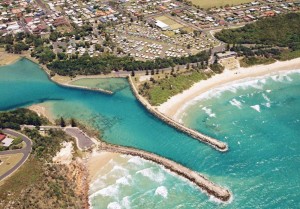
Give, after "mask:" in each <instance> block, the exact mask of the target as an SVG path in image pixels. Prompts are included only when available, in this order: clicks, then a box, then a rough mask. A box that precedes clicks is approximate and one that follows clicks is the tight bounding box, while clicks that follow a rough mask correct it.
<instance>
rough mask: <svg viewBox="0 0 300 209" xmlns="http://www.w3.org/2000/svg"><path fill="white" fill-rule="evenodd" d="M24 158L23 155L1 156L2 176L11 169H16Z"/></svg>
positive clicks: (0, 170) (0, 171)
mask: <svg viewBox="0 0 300 209" xmlns="http://www.w3.org/2000/svg"><path fill="white" fill-rule="evenodd" d="M22 157H23V154H22V153H18V154H12V155H4V156H0V160H1V161H2V163H1V165H0V175H3V174H4V173H6V172H7V171H9V169H11V168H12V167H14V166H15V165H16V164H17V163H18V162H19V161H20V160H21V159H22Z"/></svg>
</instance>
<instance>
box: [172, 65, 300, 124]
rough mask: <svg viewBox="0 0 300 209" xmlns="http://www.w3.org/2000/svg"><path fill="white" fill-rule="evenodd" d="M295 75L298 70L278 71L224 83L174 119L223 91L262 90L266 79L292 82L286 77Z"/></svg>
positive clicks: (181, 111)
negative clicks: (279, 78)
mask: <svg viewBox="0 0 300 209" xmlns="http://www.w3.org/2000/svg"><path fill="white" fill-rule="evenodd" d="M296 73H297V74H300V69H298V70H291V71H280V72H276V73H270V74H267V75H264V76H260V77H255V78H253V77H251V78H246V79H241V80H237V81H234V82H230V83H226V84H224V85H221V86H219V87H216V88H214V89H211V90H209V91H207V92H205V93H203V94H201V95H199V96H197V97H195V98H194V99H193V100H191V101H189V102H187V103H185V105H183V106H182V108H180V109H179V110H178V111H177V112H176V114H175V115H174V119H175V120H177V121H179V120H180V119H182V117H183V114H184V113H185V111H186V110H187V109H188V108H189V107H191V106H192V105H194V104H196V103H198V102H199V101H201V100H204V99H211V98H219V97H220V96H221V95H222V93H224V92H225V91H231V92H235V91H236V90H237V89H239V88H241V89H247V88H249V87H253V88H256V89H262V88H263V86H264V84H265V83H266V82H267V79H268V78H271V79H273V80H274V79H275V80H276V78H278V77H280V76H281V80H283V79H282V78H284V77H285V79H286V80H292V79H291V78H290V77H289V76H288V75H291V74H296ZM272 76H273V78H272ZM277 80H278V79H277ZM234 89H235V90H234ZM266 91H267V92H268V93H270V92H271V90H266Z"/></svg>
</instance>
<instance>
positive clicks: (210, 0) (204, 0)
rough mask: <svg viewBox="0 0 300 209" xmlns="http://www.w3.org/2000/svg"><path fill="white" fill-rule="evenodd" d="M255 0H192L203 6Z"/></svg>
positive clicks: (218, 5) (209, 6) (208, 6)
mask: <svg viewBox="0 0 300 209" xmlns="http://www.w3.org/2000/svg"><path fill="white" fill-rule="evenodd" d="M252 1H253V0H191V2H192V3H193V4H195V5H197V6H200V7H201V8H205V9H206V8H211V7H220V6H225V5H227V4H228V5H230V6H231V5H238V4H243V3H249V2H252Z"/></svg>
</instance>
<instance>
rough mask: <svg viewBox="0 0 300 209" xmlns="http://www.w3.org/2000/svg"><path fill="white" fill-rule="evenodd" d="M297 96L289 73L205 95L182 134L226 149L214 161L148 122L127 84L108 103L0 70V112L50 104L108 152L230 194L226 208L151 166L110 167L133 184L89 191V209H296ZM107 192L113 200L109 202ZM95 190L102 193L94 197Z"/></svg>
mask: <svg viewBox="0 0 300 209" xmlns="http://www.w3.org/2000/svg"><path fill="white" fill-rule="evenodd" d="M299 90H300V74H299V73H292V74H289V75H287V76H274V77H273V78H260V79H259V80H254V81H248V82H246V83H243V84H234V85H233V86H231V88H229V89H224V88H223V89H222V90H219V91H217V93H216V92H213V93H212V94H213V95H217V97H209V95H207V97H206V98H203V99H202V100H200V101H198V102H197V101H196V102H194V103H193V104H191V106H190V107H189V108H188V109H187V110H186V111H185V113H184V114H182V115H181V116H179V117H180V118H182V121H184V122H185V123H186V124H187V125H188V126H190V127H192V128H195V129H198V130H200V131H203V132H205V133H206V134H209V135H211V136H215V137H216V138H218V139H220V140H223V141H225V142H227V143H228V144H229V148H230V150H229V152H227V153H220V152H217V151H215V150H214V149H212V148H210V147H208V146H207V145H204V144H201V143H199V142H198V141H196V140H194V139H192V138H190V137H188V136H186V135H185V134H182V133H180V132H178V131H176V130H175V129H173V128H171V127H169V126H167V125H165V124H164V123H162V122H161V121H159V120H157V119H156V118H154V117H152V115H151V114H149V113H148V112H146V111H145V110H144V109H143V107H142V106H141V105H140V104H139V103H138V102H137V101H136V99H135V98H134V96H133V95H132V93H131V91H130V88H129V86H128V84H127V87H125V88H122V89H120V90H119V91H117V92H116V93H115V94H114V95H104V94H101V93H98V92H91V91H87V90H79V89H72V88H65V87H61V86H58V85H56V84H54V83H52V82H51V81H49V79H48V78H47V76H46V75H45V73H44V72H42V71H41V70H39V67H38V66H37V65H35V64H33V63H31V62H30V61H28V60H21V61H19V62H17V63H15V64H14V65H11V66H6V67H1V68H0V95H1V100H0V110H8V109H13V108H16V107H21V106H27V105H30V104H34V103H40V102H44V101H47V102H50V103H51V105H52V110H53V112H54V114H55V115H56V116H57V117H58V116H64V117H75V118H78V119H81V120H83V121H85V122H87V123H89V124H91V125H92V126H93V127H95V128H97V129H98V130H100V131H101V133H102V137H103V139H104V140H106V141H108V142H110V143H115V144H120V145H126V146H132V147H136V148H140V149H144V150H147V151H151V152H154V153H156V154H159V155H161V156H164V157H167V158H170V159H172V160H174V161H177V162H179V163H181V164H183V165H185V166H187V167H189V168H191V169H193V170H196V171H199V172H201V173H203V174H205V175H207V176H208V177H209V179H211V180H213V181H214V182H216V183H217V184H220V185H222V186H226V187H228V188H229V189H230V190H231V191H232V193H233V194H234V198H233V200H232V202H231V203H230V204H226V205H224V204H217V203H216V202H214V201H212V200H211V199H210V198H208V197H207V196H206V195H205V194H203V193H200V192H199V190H198V189H197V188H195V187H194V186H192V185H190V184H189V183H187V182H186V181H184V180H182V179H181V178H178V177H176V176H173V175H172V174H170V173H167V172H166V171H165V170H163V169H162V168H161V167H159V166H158V165H156V164H153V163H150V162H147V161H143V160H142V163H139V164H134V163H133V164H134V165H131V164H130V163H126V162H125V163H124V162H123V164H122V163H118V162H112V163H113V165H114V166H119V165H120V167H121V169H123V170H126V174H128V175H130V176H131V177H132V179H133V180H132V181H130V183H129V185H124V184H122V183H121V184H118V182H116V181H115V182H113V183H112V182H106V183H107V184H106V183H105V181H102V182H101V183H100V184H99V185H98V186H97V185H96V186H95V185H94V187H93V189H94V191H93V192H92V196H91V197H92V198H91V202H92V205H93V207H94V208H107V206H109V208H118V207H119V206H120V207H122V208H149V207H152V208H176V207H177V208H200V207H201V208H216V207H220V208H253V207H255V208H297V207H298V206H299V205H300V177H299V173H300V154H299V149H300V141H299V137H300V128H299V123H300V91H299ZM218 92H219V93H218ZM258 105H259V106H258ZM130 159H131V158H130ZM130 159H129V160H130ZM125 160H126V159H125ZM114 166H112V171H113V172H116V171H115V170H116V169H113V167H114ZM147 168H150V169H148V170H146V171H143V170H144V169H147ZM117 170H118V169H117ZM116 173H117V174H119V173H120V172H116ZM124 176H125V174H124ZM126 176H127V175H126ZM149 176H152V177H149ZM153 176H154V178H153ZM159 176H161V178H158V177H159ZM119 177H120V176H119ZM156 177H157V178H156ZM120 178H121V177H120ZM116 179H118V176H117V177H116ZM158 179H161V180H158ZM123 180H124V179H123ZM116 184H118V185H116ZM111 187H113V188H111ZM95 188H96V189H95ZM105 188H106V190H104V193H105V194H104V193H103V191H102V190H103V189H105ZM111 189H112V190H113V191H115V193H110V191H111ZM157 190H158V191H157ZM97 191H102V192H100V194H98V195H94V196H93V194H94V193H95V192H97ZM166 191H167V195H166ZM109 193H110V194H113V195H107V194H109ZM155 194H156V195H155ZM125 197H126V198H125ZM104 200H106V201H104ZM108 200H109V201H108ZM110 203H111V204H110Z"/></svg>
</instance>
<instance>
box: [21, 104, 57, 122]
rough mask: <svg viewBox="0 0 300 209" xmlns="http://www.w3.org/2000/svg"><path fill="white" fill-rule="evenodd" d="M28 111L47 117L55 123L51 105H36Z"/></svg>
mask: <svg viewBox="0 0 300 209" xmlns="http://www.w3.org/2000/svg"><path fill="white" fill-rule="evenodd" d="M27 109H29V110H32V111H34V112H36V113H37V114H38V115H39V116H43V117H46V118H47V119H48V120H49V121H50V122H51V123H55V120H54V117H53V115H52V114H51V110H50V105H49V104H44V103H42V104H34V105H31V106H30V107H27Z"/></svg>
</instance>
